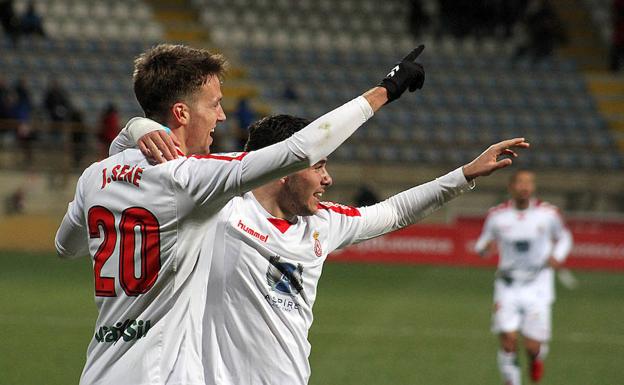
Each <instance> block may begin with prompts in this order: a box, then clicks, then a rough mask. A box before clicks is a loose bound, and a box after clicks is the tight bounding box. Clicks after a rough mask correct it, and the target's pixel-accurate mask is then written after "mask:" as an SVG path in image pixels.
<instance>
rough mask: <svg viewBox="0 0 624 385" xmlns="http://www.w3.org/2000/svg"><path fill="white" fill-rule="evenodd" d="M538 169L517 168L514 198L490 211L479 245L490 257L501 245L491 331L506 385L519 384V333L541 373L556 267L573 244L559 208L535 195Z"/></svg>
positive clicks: (533, 370)
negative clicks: (498, 339) (534, 171)
mask: <svg viewBox="0 0 624 385" xmlns="http://www.w3.org/2000/svg"><path fill="white" fill-rule="evenodd" d="M534 193H535V174H534V173H533V172H532V171H529V170H518V171H516V172H514V173H513V174H512V176H511V178H510V180H509V194H510V195H511V199H510V200H509V201H507V202H505V203H502V204H500V205H498V206H496V207H494V208H492V209H491V210H490V212H489V213H488V216H487V219H486V220H485V224H484V225H483V232H482V233H481V236H480V237H479V239H478V241H477V243H476V245H475V250H476V251H477V253H479V254H481V255H483V256H486V255H488V254H492V253H493V252H494V248H495V245H498V250H499V254H500V259H499V262H498V270H497V272H496V280H495V282H494V315H493V318H492V331H493V332H494V333H496V334H498V335H499V338H500V350H499V351H498V367H499V370H500V373H501V376H502V378H503V381H504V383H505V385H520V384H521V374H520V368H519V366H518V357H517V355H518V338H519V334H521V335H522V336H523V339H524V346H525V348H526V352H527V355H528V358H529V363H530V365H529V369H530V376H531V380H533V381H534V382H538V381H539V380H540V379H541V378H542V375H543V371H544V365H543V361H544V359H545V358H546V355H547V353H548V341H549V340H550V335H551V312H552V303H553V302H554V300H555V288H554V279H553V269H558V268H559V267H560V266H561V265H562V264H563V262H564V261H565V259H566V257H567V256H568V254H569V253H570V249H571V248H572V236H571V234H570V231H569V230H568V229H566V227H565V223H564V221H563V219H562V218H561V215H560V213H559V210H558V209H557V207H555V206H553V205H551V204H549V203H546V202H542V201H540V200H538V199H536V198H534Z"/></svg>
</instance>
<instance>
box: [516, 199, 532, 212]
mask: <svg viewBox="0 0 624 385" xmlns="http://www.w3.org/2000/svg"><path fill="white" fill-rule="evenodd" d="M530 204H531V200H530V199H514V206H515V207H516V209H518V210H526V209H528V208H529V205H530Z"/></svg>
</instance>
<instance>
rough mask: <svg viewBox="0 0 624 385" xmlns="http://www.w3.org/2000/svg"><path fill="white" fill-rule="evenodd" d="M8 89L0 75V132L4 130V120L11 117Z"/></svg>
mask: <svg viewBox="0 0 624 385" xmlns="http://www.w3.org/2000/svg"><path fill="white" fill-rule="evenodd" d="M9 93H10V92H9V88H8V87H7V84H6V80H5V79H4V78H3V77H2V75H0V131H4V130H5V129H6V127H5V126H6V124H7V123H6V122H4V120H6V119H9V118H10V117H11V111H10V110H11V107H10V106H9Z"/></svg>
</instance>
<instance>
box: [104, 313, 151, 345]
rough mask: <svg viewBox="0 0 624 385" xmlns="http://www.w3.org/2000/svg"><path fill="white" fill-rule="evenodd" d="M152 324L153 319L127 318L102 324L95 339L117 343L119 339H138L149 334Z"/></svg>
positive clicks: (126, 340) (125, 340)
mask: <svg viewBox="0 0 624 385" xmlns="http://www.w3.org/2000/svg"><path fill="white" fill-rule="evenodd" d="M151 325H152V321H151V320H146V321H143V320H134V319H127V320H125V321H123V322H117V323H116V324H115V325H103V326H100V328H99V329H98V331H97V332H96V333H95V340H96V341H97V342H99V343H111V342H112V343H115V342H117V341H119V340H123V341H124V342H129V341H133V340H138V339H139V338H143V337H145V336H146V335H147V332H148V331H149V330H150V328H151Z"/></svg>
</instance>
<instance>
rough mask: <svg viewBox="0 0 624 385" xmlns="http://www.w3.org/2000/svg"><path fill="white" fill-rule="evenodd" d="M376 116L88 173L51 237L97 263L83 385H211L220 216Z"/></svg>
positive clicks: (352, 106) (344, 118)
mask: <svg viewBox="0 0 624 385" xmlns="http://www.w3.org/2000/svg"><path fill="white" fill-rule="evenodd" d="M371 115H372V110H371V109H370V106H369V105H368V104H367V102H366V100H364V99H363V98H361V97H360V98H358V99H355V100H354V101H352V102H349V103H347V104H345V105H343V106H341V107H339V108H338V109H336V110H334V111H332V112H330V113H328V114H326V115H324V116H323V117H321V118H319V119H317V120H316V121H314V122H313V123H311V124H310V125H308V126H307V127H306V128H304V129H302V130H301V131H299V132H297V133H296V134H295V135H293V136H292V137H291V138H289V139H287V140H285V141H283V142H280V143H277V144H274V145H272V146H269V147H266V148H263V149H261V150H258V151H253V152H250V153H237V154H222V155H207V156H191V157H188V158H187V157H181V158H179V159H176V160H173V161H170V162H167V163H165V164H162V165H157V166H152V165H150V164H148V163H147V161H146V160H145V158H144V156H143V155H142V154H141V152H140V151H138V150H132V149H130V150H125V151H123V152H121V153H118V154H116V155H113V156H111V157H109V158H107V159H105V160H103V161H101V162H98V163H95V164H93V165H92V166H90V167H89V168H87V170H85V172H84V173H83V174H82V176H81V177H80V179H79V180H78V184H77V187H76V195H75V197H74V200H73V201H72V202H71V203H70V205H69V208H68V211H67V213H66V215H65V217H64V218H63V222H62V223H61V226H60V228H59V230H58V232H57V235H56V239H55V243H56V248H57V251H58V252H59V254H60V255H61V256H66V257H72V256H82V255H86V254H90V255H91V257H92V259H93V266H94V279H95V300H96V304H97V307H98V311H99V314H98V319H97V324H96V327H95V330H94V335H93V339H92V340H91V343H90V345H89V348H88V352H87V361H86V364H85V367H84V370H83V373H82V377H81V380H80V383H81V384H85V385H86V384H89V385H110V384H133V385H148V384H149V385H156V384H159V385H160V384H168V385H204V384H205V379H204V369H203V363H202V342H201V341H202V334H203V316H204V311H205V306H206V303H207V299H206V293H207V285H208V277H209V273H210V267H211V264H212V256H213V253H214V251H215V250H219V247H218V246H215V248H213V247H207V245H211V246H212V245H222V242H223V240H222V234H223V232H222V231H221V230H220V227H219V226H218V222H217V214H218V212H219V210H221V208H223V207H224V206H225V205H226V204H227V202H228V201H229V200H230V199H232V198H233V197H234V196H240V195H241V194H243V193H244V192H246V191H249V190H251V189H253V188H255V187H258V186H260V185H262V184H265V183H267V182H268V181H270V180H273V179H276V178H278V177H280V176H284V175H288V174H290V173H292V172H295V171H297V170H299V169H303V168H305V167H307V166H309V165H310V163H311V162H312V161H314V162H316V161H318V159H316V158H319V157H325V156H327V155H328V154H329V153H331V151H333V150H334V149H335V148H336V147H337V146H338V145H339V144H340V143H341V142H342V141H343V140H344V139H346V138H347V137H348V136H349V135H350V134H351V133H352V132H353V131H355V129H356V128H357V127H358V126H360V125H361V124H362V123H363V122H364V121H366V119H368V118H369V117H370V116H371ZM320 125H324V127H326V129H325V130H319V126H320ZM124 131H126V129H124ZM126 134H127V133H126ZM132 145H134V143H132ZM121 147H123V146H121Z"/></svg>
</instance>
